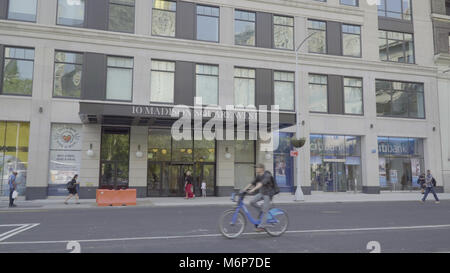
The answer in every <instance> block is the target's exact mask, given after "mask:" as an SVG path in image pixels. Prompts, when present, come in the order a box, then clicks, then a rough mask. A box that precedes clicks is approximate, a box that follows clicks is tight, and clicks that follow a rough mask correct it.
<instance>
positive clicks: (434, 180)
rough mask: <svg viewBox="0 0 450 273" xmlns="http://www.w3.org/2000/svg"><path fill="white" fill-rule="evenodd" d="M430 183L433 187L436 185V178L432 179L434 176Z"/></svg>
mask: <svg viewBox="0 0 450 273" xmlns="http://www.w3.org/2000/svg"><path fill="white" fill-rule="evenodd" d="M431 183H432V184H433V187H436V179H434V177H433V180H431Z"/></svg>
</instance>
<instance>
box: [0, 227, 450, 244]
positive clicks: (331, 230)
mask: <svg viewBox="0 0 450 273" xmlns="http://www.w3.org/2000/svg"><path fill="white" fill-rule="evenodd" d="M442 228H450V224H449V225H430V226H404V227H374V228H344V229H317V230H293V231H286V233H329V232H360V231H385V230H408V229H409V230H423V229H442ZM261 234H266V233H262V232H247V233H243V234H242V235H261ZM222 236H223V235H222V234H204V235H184V236H155V237H131V238H111V239H89V240H63V241H34V242H0V246H1V245H24V244H67V243H68V242H71V241H77V242H79V243H100V242H118V241H139V240H143V241H145V240H169V239H191V238H206V237H222Z"/></svg>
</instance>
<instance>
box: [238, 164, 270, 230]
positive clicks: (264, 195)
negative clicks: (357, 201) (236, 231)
mask: <svg viewBox="0 0 450 273" xmlns="http://www.w3.org/2000/svg"><path fill="white" fill-rule="evenodd" d="M255 168H256V179H255V180H254V181H253V182H252V183H251V184H249V185H248V186H247V187H245V188H244V191H247V190H249V191H248V192H249V193H254V192H256V191H258V190H259V193H258V194H256V195H255V197H254V198H253V200H252V201H251V202H250V204H251V205H252V206H253V207H255V208H256V209H258V210H259V212H260V215H261V213H263V217H262V221H261V223H260V224H259V225H258V227H257V229H256V231H264V227H265V225H266V222H267V213H268V212H269V208H270V201H271V200H272V197H273V195H274V194H275V191H274V185H273V183H274V179H273V177H272V174H271V173H270V172H269V171H265V166H264V164H256V166H255ZM261 200H264V203H263V205H262V206H261V205H259V204H258V202H259V201H261Z"/></svg>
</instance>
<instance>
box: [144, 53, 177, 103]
mask: <svg viewBox="0 0 450 273" xmlns="http://www.w3.org/2000/svg"><path fill="white" fill-rule="evenodd" d="M151 79H152V83H151V90H150V91H151V94H150V101H151V102H162V103H174V86H175V62H165V61H152V75H151Z"/></svg>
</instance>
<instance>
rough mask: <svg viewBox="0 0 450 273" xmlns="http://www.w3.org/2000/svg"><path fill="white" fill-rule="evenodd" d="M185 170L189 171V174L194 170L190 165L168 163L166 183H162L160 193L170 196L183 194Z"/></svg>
mask: <svg viewBox="0 0 450 273" xmlns="http://www.w3.org/2000/svg"><path fill="white" fill-rule="evenodd" d="M187 171H190V172H191V176H193V173H194V172H193V166H192V165H170V166H169V179H168V181H167V182H168V183H167V184H166V185H164V183H163V191H162V195H163V196H171V197H172V196H184V195H185V192H184V183H185V177H186V173H187ZM194 186H195V184H194ZM194 190H195V188H194Z"/></svg>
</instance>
